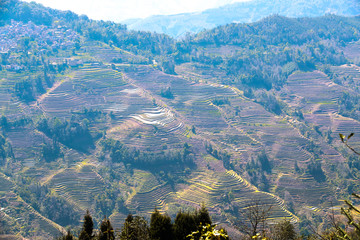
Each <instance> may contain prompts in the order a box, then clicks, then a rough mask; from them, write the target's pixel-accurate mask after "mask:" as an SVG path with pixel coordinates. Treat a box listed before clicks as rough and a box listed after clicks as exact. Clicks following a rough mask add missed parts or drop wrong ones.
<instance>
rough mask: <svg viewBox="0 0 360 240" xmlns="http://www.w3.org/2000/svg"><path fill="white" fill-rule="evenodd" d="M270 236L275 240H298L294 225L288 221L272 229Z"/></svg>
mask: <svg viewBox="0 0 360 240" xmlns="http://www.w3.org/2000/svg"><path fill="white" fill-rule="evenodd" d="M270 236H271V237H270V239H273V240H295V239H297V238H298V236H297V233H296V231H295V227H294V225H292V224H291V222H290V221H289V220H286V219H285V220H283V221H281V222H279V223H277V224H276V225H275V226H274V227H273V228H272V229H271V233H270Z"/></svg>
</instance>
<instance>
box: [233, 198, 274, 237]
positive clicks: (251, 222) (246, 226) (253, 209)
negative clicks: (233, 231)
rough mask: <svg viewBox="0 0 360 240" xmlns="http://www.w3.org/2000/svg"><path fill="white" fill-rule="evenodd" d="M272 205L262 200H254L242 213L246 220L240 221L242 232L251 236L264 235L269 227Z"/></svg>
mask: <svg viewBox="0 0 360 240" xmlns="http://www.w3.org/2000/svg"><path fill="white" fill-rule="evenodd" d="M272 207H273V206H272V205H267V204H264V203H262V202H261V201H260V200H252V201H251V205H249V206H248V207H247V208H245V209H244V210H243V211H242V212H241V213H240V214H241V215H242V217H243V218H244V221H241V222H239V225H238V226H239V228H240V230H241V232H243V233H245V234H246V235H248V236H249V237H250V239H251V238H253V237H254V236H258V235H264V233H265V231H266V229H267V223H266V221H267V219H268V218H269V217H270V212H271V209H272Z"/></svg>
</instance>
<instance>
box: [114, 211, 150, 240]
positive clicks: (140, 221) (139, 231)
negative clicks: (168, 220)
mask: <svg viewBox="0 0 360 240" xmlns="http://www.w3.org/2000/svg"><path fill="white" fill-rule="evenodd" d="M120 239H121V240H137V239H142V240H149V239H150V235H149V228H148V223H147V221H146V220H145V219H144V218H143V217H139V216H135V217H133V216H132V215H131V214H129V215H128V216H127V218H126V219H125V223H124V226H123V228H122V229H121V233H120Z"/></svg>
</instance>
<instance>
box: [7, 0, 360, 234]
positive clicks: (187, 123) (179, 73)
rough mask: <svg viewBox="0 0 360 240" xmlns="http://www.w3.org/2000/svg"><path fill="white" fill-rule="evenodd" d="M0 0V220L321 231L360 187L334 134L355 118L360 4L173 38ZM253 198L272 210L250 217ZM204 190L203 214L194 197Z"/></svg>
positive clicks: (30, 225) (91, 230) (175, 230)
mask: <svg viewBox="0 0 360 240" xmlns="http://www.w3.org/2000/svg"><path fill="white" fill-rule="evenodd" d="M0 5H1V6H0V22H1V24H0V25H1V27H0V35H1V37H2V39H3V41H1V43H0V45H1V46H0V47H1V49H3V50H4V51H2V52H1V53H0V54H1V62H0V66H1V71H0V111H1V115H2V116H1V118H0V127H1V134H0V183H1V184H0V208H1V209H2V210H1V211H0V214H1V225H0V226H5V227H6V228H5V227H4V230H3V229H1V233H6V234H11V235H18V236H22V237H24V238H35V237H36V238H37V237H39V238H40V237H43V238H48V237H49V236H58V235H59V233H60V232H62V233H65V236H64V239H76V238H77V237H78V238H82V239H94V238H98V237H100V238H103V239H113V238H119V237H120V238H121V239H186V238H192V239H201V238H203V239H204V238H210V239H211V238H212V237H214V236H219V237H221V238H223V239H227V238H228V237H232V238H235V239H237V238H238V237H239V236H240V235H241V234H244V232H245V231H243V232H242V233H241V227H240V224H239V222H243V224H242V225H244V226H247V228H248V230H249V231H248V230H247V232H249V234H248V237H253V235H258V236H257V237H263V236H266V237H267V238H270V239H272V238H274V239H283V238H285V239H286V238H287V239H296V238H297V237H298V236H297V234H296V233H294V228H293V224H294V227H295V229H296V230H295V232H296V231H297V230H299V232H300V233H301V234H303V235H310V234H311V230H310V229H309V227H308V225H310V226H312V227H313V228H314V229H313V230H314V231H318V232H319V233H321V234H322V232H323V230H324V229H326V228H329V227H328V226H329V222H328V221H327V219H326V218H325V217H324V216H327V214H330V213H331V211H332V209H333V208H332V206H333V205H334V207H335V208H336V207H339V206H340V204H341V203H340V202H339V201H340V200H341V199H347V197H348V196H349V195H350V194H352V193H353V192H359V191H360V184H359V177H360V174H359V169H360V165H359V163H358V162H359V161H358V159H357V158H356V157H354V156H352V155H351V154H349V153H348V151H347V149H346V148H345V147H344V146H343V145H342V144H341V142H340V141H339V140H338V139H337V137H336V136H337V134H339V133H341V132H350V131H356V130H358V129H360V125H359V122H358V121H357V120H358V119H359V118H358V116H360V115H359V112H360V110H359V101H358V99H359V97H358V94H359V89H360V84H359V83H358V79H359V77H360V74H359V71H358V68H359V67H358V66H357V65H355V64H357V63H358V61H357V60H356V58H357V57H358V54H359V53H360V52H359V42H357V40H358V39H359V32H360V28H359V26H360V25H359V18H358V17H349V18H347V17H339V16H335V15H327V16H324V17H319V18H302V19H291V18H286V17H281V16H277V15H276V16H271V17H268V18H265V19H263V20H261V21H259V22H256V23H251V24H229V25H226V26H221V27H218V28H216V29H212V30H205V31H202V32H200V33H199V34H196V35H188V36H185V37H184V38H183V39H181V40H174V39H172V38H170V37H168V36H165V35H161V34H155V33H149V32H136V31H128V30H127V29H126V26H124V25H121V24H116V23H113V22H104V21H94V20H90V19H88V18H87V17H86V16H78V15H76V14H74V13H71V12H69V11H65V12H64V11H57V10H53V9H49V8H46V7H43V6H41V5H39V4H36V3H25V2H19V1H16V0H8V1H2V3H1V4H0ZM23 32H26V34H25V35H24V34H22V33H23ZM161 71H162V72H161ZM354 129H355V130H354ZM351 137H352V138H351V140H353V141H354V148H352V149H356V147H357V146H358V144H359V142H360V140H359V138H358V137H357V136H351ZM342 139H343V141H344V142H346V143H347V140H346V139H345V137H344V138H342ZM253 199H259V200H260V201H261V204H259V205H260V206H259V207H263V208H264V209H265V210H266V209H267V208H268V209H270V210H269V211H268V212H267V213H266V214H265V215H266V218H267V219H266V223H267V224H265V225H266V226H265V227H264V228H258V227H256V230H255V231H254V227H252V228H251V227H250V228H249V226H250V225H251V224H250V225H249V221H247V220H246V215H248V214H246V210H249V209H253V207H254V205H256V204H254V203H255V201H254V200H253ZM202 202H203V203H205V204H206V205H207V206H208V207H209V212H210V213H211V214H212V217H213V219H210V218H209V217H208V216H209V213H208V212H207V210H206V211H205V209H204V208H201V209H200V210H197V211H194V212H193V211H192V210H193V209H196V208H199V207H200V203H202ZM355 204H357V202H355ZM270 206H271V208H270ZM154 208H156V210H155V213H154V214H152V215H151V212H152V211H153V209H154ZM86 209H89V212H87V214H86V216H85V217H84V222H83V223H84V225H83V227H82V228H81V229H80V227H79V228H76V226H79V225H80V221H81V214H83V213H84V212H85V210H86ZM179 209H182V210H181V211H179ZM90 212H91V213H92V214H93V216H92V217H93V219H92V217H91V216H90ZM129 213H132V214H133V215H128V214H129ZM165 213H166V214H165ZM104 216H106V217H105V218H104ZM126 216H128V217H126ZM140 216H141V217H140ZM248 216H249V215H248ZM125 218H126V221H125V223H124V225H123V231H122V233H121V234H120V236H118V234H117V230H118V231H120V229H121V227H122V222H123V220H124V219H125ZM284 218H286V219H287V220H286V221H283V220H284ZM171 219H173V221H172V220H171ZM110 221H111V223H110ZM147 221H149V222H150V224H148V223H147ZM212 222H218V223H220V224H219V225H220V226H219V227H224V228H226V229H228V230H229V232H228V233H227V232H226V231H224V230H221V229H219V227H215V226H214V225H212ZM260 222H261V223H263V222H264V221H263V219H260ZM340 226H341V225H340ZM341 227H342V226H341ZM67 229H72V231H71V232H68V233H66V232H67V231H66V230H67ZM264 233H266V235H264ZM270 233H271V234H270ZM272 234H275V235H276V236H277V237H275V236H273V235H272Z"/></svg>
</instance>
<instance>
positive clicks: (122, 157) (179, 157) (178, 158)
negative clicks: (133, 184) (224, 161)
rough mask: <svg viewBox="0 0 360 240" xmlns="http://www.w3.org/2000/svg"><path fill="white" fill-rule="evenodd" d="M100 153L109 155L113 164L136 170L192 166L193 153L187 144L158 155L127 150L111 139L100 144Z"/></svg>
mask: <svg viewBox="0 0 360 240" xmlns="http://www.w3.org/2000/svg"><path fill="white" fill-rule="evenodd" d="M100 145H101V146H102V152H103V153H104V154H106V153H109V157H110V160H111V161H112V162H114V163H119V162H123V163H125V164H131V165H132V166H133V167H136V168H140V169H143V168H146V169H153V168H156V169H158V168H159V167H160V168H161V167H162V166H167V167H169V166H180V167H184V166H189V165H192V164H193V153H192V152H191V150H190V146H189V145H188V144H186V143H185V144H184V146H183V148H182V149H179V150H165V151H161V152H158V153H154V152H147V151H141V150H138V149H135V148H129V147H127V146H125V145H124V144H123V143H121V142H120V141H117V140H113V139H104V140H102V141H101V142H100Z"/></svg>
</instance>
